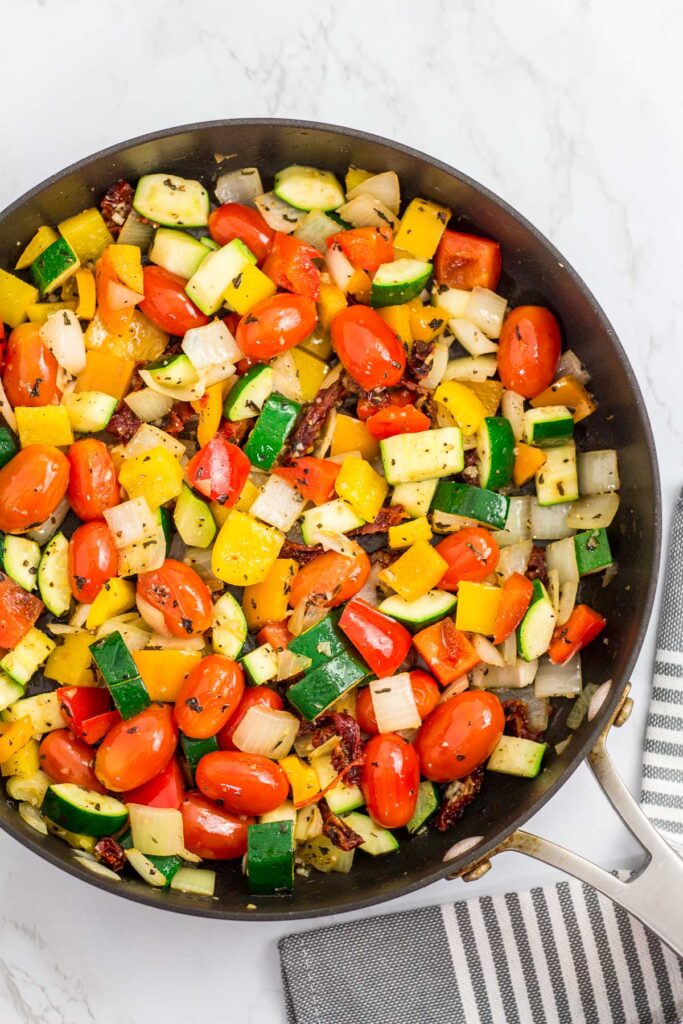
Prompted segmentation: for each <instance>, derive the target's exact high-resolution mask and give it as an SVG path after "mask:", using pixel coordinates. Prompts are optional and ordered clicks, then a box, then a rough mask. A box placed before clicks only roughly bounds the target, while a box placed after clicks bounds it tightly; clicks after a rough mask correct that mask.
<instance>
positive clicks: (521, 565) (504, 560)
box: [496, 540, 533, 582]
mask: <svg viewBox="0 0 683 1024" xmlns="http://www.w3.org/2000/svg"><path fill="white" fill-rule="evenodd" d="M532 548H533V544H532V543H531V541H530V540H521V541H518V542H517V543H516V544H510V546H509V547H504V548H501V552H500V558H499V559H498V565H497V566H496V576H497V577H498V578H499V579H500V580H501V582H504V581H505V580H506V579H507V578H508V577H509V576H512V574H513V573H516V572H518V573H521V575H522V576H523V575H524V573H525V572H526V570H527V566H528V565H529V559H530V558H531V549H532Z"/></svg>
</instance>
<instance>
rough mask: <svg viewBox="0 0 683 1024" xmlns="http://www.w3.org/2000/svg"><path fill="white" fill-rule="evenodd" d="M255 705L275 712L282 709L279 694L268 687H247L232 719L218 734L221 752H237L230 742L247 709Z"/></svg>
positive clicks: (282, 705)
mask: <svg viewBox="0 0 683 1024" xmlns="http://www.w3.org/2000/svg"><path fill="white" fill-rule="evenodd" d="M255 704H263V705H264V707H267V708H274V709H275V710H276V711H282V709H283V708H284V704H283V701H282V697H281V696H280V694H279V693H276V691H275V690H271V689H270V687H269V686H248V687H247V688H246V689H245V691H244V694H243V695H242V700H241V701H240V702H239V704H238V705H237V709H236V710H235V711H234V712H233V714H232V717H231V718H230V720H229V721H228V722H227V724H226V725H224V726H223V728H222V729H221V730H220V731H219V733H218V736H217V739H218V746H219V747H220V748H221V750H237V747H236V746H235V744H234V743H233V742H232V735H233V733H234V731H235V729H236V728H237V726H238V725H239V724H240V722H241V721H242V719H243V718H244V716H245V715H246V713H247V711H248V710H249V708H251V707H254V705H255Z"/></svg>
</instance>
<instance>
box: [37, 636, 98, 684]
mask: <svg viewBox="0 0 683 1024" xmlns="http://www.w3.org/2000/svg"><path fill="white" fill-rule="evenodd" d="M92 642H93V638H92V634H91V633H86V632H85V630H83V631H82V632H80V633H67V635H66V636H65V637H64V643H63V644H62V645H61V646H60V647H55V649H54V650H53V651H51V652H50V656H49V658H48V659H47V661H46V663H45V668H44V669H43V675H44V676H45V678H46V679H54V680H55V682H57V683H61V685H62V686H95V685H96V679H95V673H94V670H93V669H92V667H91V666H92V654H91V652H90V644H91V643H92Z"/></svg>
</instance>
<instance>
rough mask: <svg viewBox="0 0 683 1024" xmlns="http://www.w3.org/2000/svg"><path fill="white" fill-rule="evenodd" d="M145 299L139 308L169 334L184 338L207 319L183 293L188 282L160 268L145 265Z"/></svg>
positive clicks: (207, 320) (201, 325)
mask: <svg viewBox="0 0 683 1024" xmlns="http://www.w3.org/2000/svg"><path fill="white" fill-rule="evenodd" d="M143 273H144V279H145V298H144V300H143V301H142V302H141V303H140V309H141V311H142V312H143V313H144V314H145V316H146V317H147V318H148V319H149V320H151V321H152V323H153V324H156V326H157V327H159V328H161V330H162V331H167V332H168V334H175V335H178V336H180V335H183V334H185V331H189V330H191V328H193V327H203V326H204V324H208V322H209V318H208V316H205V315H204V314H203V313H202V311H201V310H200V309H198V308H197V306H195V304H194V302H193V301H192V299H191V298H190V297H189V296H188V295H187V293H186V291H185V285H186V284H187V281H186V280H185V279H184V278H182V277H178V275H177V274H171V273H170V271H168V270H164V268H163V267H155V266H147V267H145V269H144V271H143Z"/></svg>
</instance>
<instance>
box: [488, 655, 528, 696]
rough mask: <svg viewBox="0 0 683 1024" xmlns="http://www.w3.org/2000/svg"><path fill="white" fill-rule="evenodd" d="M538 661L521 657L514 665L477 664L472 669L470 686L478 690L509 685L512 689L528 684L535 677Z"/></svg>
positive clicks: (521, 687)
mask: <svg viewBox="0 0 683 1024" xmlns="http://www.w3.org/2000/svg"><path fill="white" fill-rule="evenodd" d="M537 670H538V661H536V660H534V661H523V660H522V659H521V658H520V659H519V661H517V662H516V663H515V664H514V665H504V666H503V667H502V668H499V667H497V666H495V665H477V666H476V668H474V669H473V670H472V687H473V688H476V689H480V690H492V689H498V688H500V687H509V688H510V689H512V690H517V689H520V690H521V689H523V688H524V687H525V686H530V685H531V683H533V681H534V679H535V678H536V672H537Z"/></svg>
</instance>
